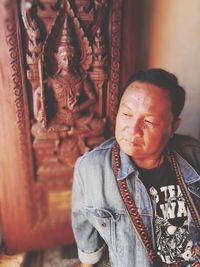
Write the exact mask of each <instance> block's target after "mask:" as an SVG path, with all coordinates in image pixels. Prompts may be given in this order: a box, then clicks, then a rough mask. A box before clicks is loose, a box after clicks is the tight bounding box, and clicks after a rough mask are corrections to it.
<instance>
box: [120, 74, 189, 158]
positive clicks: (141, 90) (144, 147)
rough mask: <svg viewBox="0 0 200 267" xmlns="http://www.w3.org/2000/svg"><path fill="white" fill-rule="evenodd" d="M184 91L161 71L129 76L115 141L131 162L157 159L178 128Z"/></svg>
mask: <svg viewBox="0 0 200 267" xmlns="http://www.w3.org/2000/svg"><path fill="white" fill-rule="evenodd" d="M184 102H185V91H184V89H183V88H182V87H181V86H180V85H179V84H178V80H177V78H176V77H175V76H174V75H173V74H171V73H169V72H167V71H164V70H162V69H149V70H145V71H141V72H138V73H136V74H135V75H133V76H132V77H131V78H130V80H129V81H128V84H127V86H126V90H125V92H124V94H123V96H122V99H121V102H120V107H119V111H118V114H117V120H116V139H117V141H118V143H119V145H120V147H121V148H122V150H123V151H124V152H125V153H127V154H128V155H129V156H131V157H132V158H133V160H135V161H137V160H150V159H152V160H153V159H155V160H156V159H158V158H159V157H160V155H161V153H162V151H163V149H164V147H165V146H166V144H167V143H168V141H169V139H170V138H171V137H172V136H173V133H174V132H175V130H176V129H177V128H178V126H179V124H180V119H179V115H180V113H181V111H182V109H183V106H184Z"/></svg>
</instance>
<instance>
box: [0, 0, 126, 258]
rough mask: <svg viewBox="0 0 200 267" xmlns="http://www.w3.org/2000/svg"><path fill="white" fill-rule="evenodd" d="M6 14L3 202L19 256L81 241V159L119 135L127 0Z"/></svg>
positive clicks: (46, 1) (27, 3)
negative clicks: (75, 224) (77, 210)
mask: <svg viewBox="0 0 200 267" xmlns="http://www.w3.org/2000/svg"><path fill="white" fill-rule="evenodd" d="M1 9H2V10H3V11H2V12H3V16H2V18H1V22H2V23H1V28H2V29H3V31H1V37H2V38H1V40H3V41H2V42H3V43H2V46H3V55H1V60H2V59H3V60H4V61H6V62H7V66H6V67H3V66H2V64H1V70H2V77H1V95H0V98H1V97H3V98H4V99H5V98H8V99H9V101H7V102H6V103H3V104H2V107H1V112H2V113H3V114H4V115H3V116H4V121H5V122H6V123H5V129H4V131H5V134H6V133H8V132H10V131H12V134H11V139H10V144H9V145H7V146H8V147H7V151H5V155H7V157H6V156H5V157H4V156H2V163H3V164H2V166H3V170H2V176H3V180H2V181H1V206H2V224H3V229H4V242H5V245H6V247H7V250H8V251H9V252H10V253H14V252H18V251H22V250H27V249H33V248H38V247H45V246H49V245H52V244H57V243H60V244H62V243H66V242H68V243H71V242H73V241H74V239H73V234H72V231H71V222H70V212H71V211H70V206H71V185H72V176H73V167H74V164H75V161H76V159H77V158H78V157H79V156H81V155H82V154H84V153H85V152H87V151H89V150H91V149H92V148H94V147H95V146H97V145H98V144H100V143H102V142H103V141H104V140H105V139H106V138H108V137H110V136H111V135H112V134H113V131H114V124H115V117H116V113H117V106H118V99H119V83H120V40H121V12H122V0H115V1H111V0H74V1H68V0H35V1H34V0H32V1H31V0H21V1H12V0H4V1H2V2H1ZM8 117H10V119H11V120H12V122H11V121H8ZM2 136H3V134H2ZM5 140H6V138H5ZM7 141H8V140H7ZM8 142H9V141H8ZM11 146H12V148H11ZM1 147H3V148H4V149H5V145H4V143H3V142H2V143H1ZM5 150H6V149H5ZM8 169H9V170H8Z"/></svg>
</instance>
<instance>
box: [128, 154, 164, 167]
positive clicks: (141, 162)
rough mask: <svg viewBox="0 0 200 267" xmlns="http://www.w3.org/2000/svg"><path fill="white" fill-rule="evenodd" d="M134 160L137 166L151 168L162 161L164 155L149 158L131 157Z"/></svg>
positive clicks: (157, 165)
mask: <svg viewBox="0 0 200 267" xmlns="http://www.w3.org/2000/svg"><path fill="white" fill-rule="evenodd" d="M133 160H134V162H135V163H136V164H137V166H138V167H139V168H142V169H153V168H157V167H159V166H160V165H161V164H162V163H163V161H164V155H162V154H161V155H159V156H158V157H156V158H151V159H149V158H148V159H144V158H141V159H133Z"/></svg>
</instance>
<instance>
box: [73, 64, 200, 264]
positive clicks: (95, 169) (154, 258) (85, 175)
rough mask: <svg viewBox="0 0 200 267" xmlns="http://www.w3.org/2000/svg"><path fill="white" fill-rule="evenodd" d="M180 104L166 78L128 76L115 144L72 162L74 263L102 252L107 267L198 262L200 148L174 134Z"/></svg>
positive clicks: (179, 93) (172, 81)
mask: <svg viewBox="0 0 200 267" xmlns="http://www.w3.org/2000/svg"><path fill="white" fill-rule="evenodd" d="M184 101H185V91H184V89H183V88H182V87H181V86H180V85H179V84H178V81H177V78H176V77H175V76H174V75H173V74H171V73H169V72H167V71H165V70H162V69H150V70H146V71H141V72H139V73H137V74H135V75H133V77H132V78H131V79H130V81H129V82H128V85H127V87H126V90H125V92H124V94H123V96H122V99H121V102H120V106H119V111H118V114H117V119H116V131H115V136H116V139H115V138H112V139H110V140H108V141H107V142H105V143H104V144H102V145H101V146H99V147H97V148H96V149H94V150H93V151H91V152H89V153H87V154H85V155H84V156H83V157H81V158H80V159H79V160H78V161H77V164H76V167H75V173H74V184H73V205H72V224H73V229H74V234H75V238H76V241H77V245H78V252H79V258H80V261H81V262H82V263H83V264H82V266H93V265H94V264H95V263H97V262H98V261H99V260H100V258H101V257H102V255H103V253H104V250H105V249H106V248H108V251H109V260H110V264H111V266H114V267H149V266H156V267H158V266H197V265H198V264H199V259H198V255H197V254H198V253H199V252H198V251H199V246H198V242H199V241H200V234H199V229H200V228H199V211H198V210H197V208H199V207H200V192H199V191H200V187H198V186H197V184H198V183H199V181H200V177H199V175H198V173H197V171H200V143H199V142H198V141H197V140H194V139H193V138H189V137H184V136H179V135H175V136H174V132H175V131H176V129H177V128H178V127H179V125H180V118H179V115H180V113H181V111H182V109H183V106H184ZM198 190H199V191H198ZM184 264H185V265H184ZM198 266H199V265H198Z"/></svg>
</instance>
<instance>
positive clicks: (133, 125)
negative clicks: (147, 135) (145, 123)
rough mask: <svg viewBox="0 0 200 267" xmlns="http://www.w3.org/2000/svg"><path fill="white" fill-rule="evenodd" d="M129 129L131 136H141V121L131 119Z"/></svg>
mask: <svg viewBox="0 0 200 267" xmlns="http://www.w3.org/2000/svg"><path fill="white" fill-rule="evenodd" d="M129 129H130V131H131V134H132V135H136V134H137V135H141V134H142V132H143V131H142V125H141V121H140V120H138V119H136V118H133V119H132V120H131V122H130V125H129Z"/></svg>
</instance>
